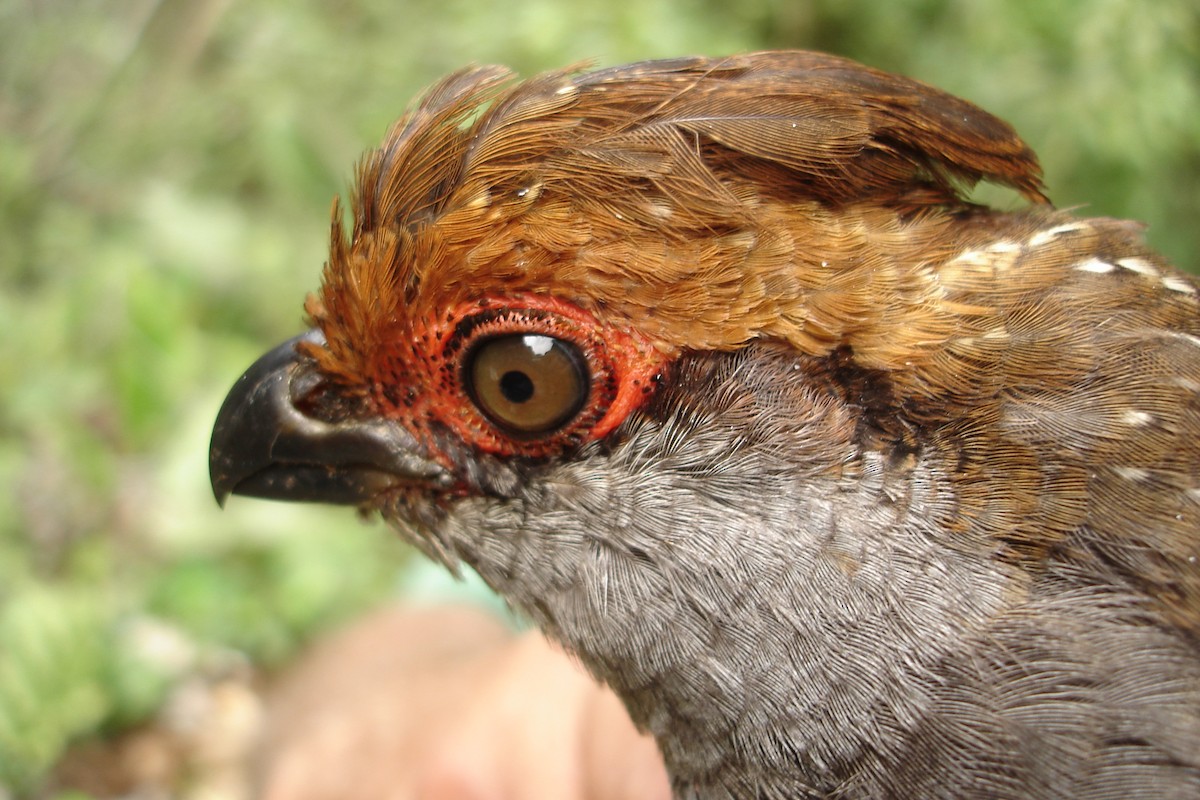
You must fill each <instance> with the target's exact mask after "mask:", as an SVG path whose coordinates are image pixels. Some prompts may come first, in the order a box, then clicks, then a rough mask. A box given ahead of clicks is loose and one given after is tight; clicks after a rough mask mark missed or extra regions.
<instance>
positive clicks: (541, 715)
mask: <svg viewBox="0 0 1200 800" xmlns="http://www.w3.org/2000/svg"><path fill="white" fill-rule="evenodd" d="M256 773H257V783H258V791H257V792H256V795H257V796H261V797H263V798H265V799H266V800H325V799H326V798H328V799H329V800H333V798H338V799H339V800H354V798H364V800H365V798H372V800H378V799H380V798H383V799H385V800H409V798H414V799H415V798H421V800H541V799H542V798H544V799H545V800H551V798H565V799H566V800H575V799H578V800H585V799H586V800H624V799H625V798H650V799H651V800H655V799H656V798H661V799H662V800H666V799H667V798H669V797H670V787H669V784H668V782H667V777H666V772H665V770H664V768H663V766H662V760H661V758H660V757H659V754H658V750H657V748H656V746H655V744H654V742H653V740H651V739H650V738H649V737H646V736H643V735H640V734H639V733H638V732H637V731H636V730H635V729H634V727H633V725H632V723H631V722H630V721H629V718H628V716H627V715H626V713H625V711H624V708H623V707H622V706H621V704H620V702H619V701H618V700H617V699H616V697H615V696H613V695H612V693H611V692H609V691H608V690H606V689H603V688H602V687H600V686H599V685H598V684H596V683H595V681H593V680H592V679H591V678H590V677H588V676H587V674H586V673H585V672H584V671H583V670H582V669H581V668H580V667H579V665H578V664H577V663H575V662H574V661H573V660H572V659H570V658H569V657H568V656H566V655H565V654H564V653H563V652H562V651H561V650H559V649H558V648H556V647H554V646H552V645H551V644H549V643H548V642H547V641H546V640H545V639H544V638H543V637H541V636H540V635H539V634H537V633H532V632H531V633H524V634H514V633H512V632H511V631H509V630H508V629H507V628H506V627H505V626H504V625H503V624H501V623H500V622H499V621H497V620H495V619H494V618H493V617H491V616H489V615H487V614H486V613H485V612H482V611H479V610H476V609H472V608H455V607H437V608H404V607H400V606H396V607H390V608H385V609H382V610H380V611H377V612H375V613H373V614H371V615H369V616H367V617H365V618H363V619H361V620H358V621H357V622H355V623H353V624H351V625H350V626H349V627H347V628H345V629H343V630H341V631H338V632H336V633H334V634H332V635H330V636H328V637H327V638H325V639H323V640H322V641H319V642H318V643H317V644H316V645H315V646H314V647H313V648H312V650H311V651H310V652H309V653H308V654H307V655H306V656H305V657H304V658H303V659H302V660H301V662H300V663H299V664H298V665H297V666H296V667H295V668H293V669H291V670H289V671H288V672H287V673H286V674H285V675H284V676H283V678H282V679H281V681H280V682H279V683H278V685H277V686H276V687H275V688H274V689H273V690H272V691H271V692H270V694H269V697H268V701H267V714H266V721H265V726H264V736H263V746H262V750H261V755H260V758H259V763H258V765H257V768H256Z"/></svg>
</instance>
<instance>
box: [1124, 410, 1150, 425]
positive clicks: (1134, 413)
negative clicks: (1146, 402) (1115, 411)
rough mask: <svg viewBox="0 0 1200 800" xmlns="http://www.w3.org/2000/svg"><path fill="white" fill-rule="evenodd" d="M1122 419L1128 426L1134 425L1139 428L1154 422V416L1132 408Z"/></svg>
mask: <svg viewBox="0 0 1200 800" xmlns="http://www.w3.org/2000/svg"><path fill="white" fill-rule="evenodd" d="M1121 419H1122V420H1123V421H1124V422H1125V424H1126V425H1133V426H1135V427H1137V426H1141V425H1149V424H1150V423H1151V421H1153V419H1154V416H1153V415H1152V414H1148V413H1146V412H1145V411H1138V410H1137V409H1134V408H1131V409H1129V410H1128V411H1126V412H1125V413H1124V414H1123V415H1122V417H1121Z"/></svg>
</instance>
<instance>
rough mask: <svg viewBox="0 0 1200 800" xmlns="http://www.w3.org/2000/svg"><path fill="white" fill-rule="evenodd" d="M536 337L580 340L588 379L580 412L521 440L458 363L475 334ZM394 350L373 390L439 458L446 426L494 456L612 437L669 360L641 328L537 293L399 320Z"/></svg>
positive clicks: (380, 364)
mask: <svg viewBox="0 0 1200 800" xmlns="http://www.w3.org/2000/svg"><path fill="white" fill-rule="evenodd" d="M506 333H537V334H541V335H545V336H552V337H555V338H559V339H563V340H566V341H569V342H571V343H572V344H574V345H575V346H576V347H577V348H578V349H579V351H580V353H581V354H582V355H583V358H584V361H585V362H586V364H587V368H588V370H589V372H590V377H591V385H592V389H591V394H590V396H589V398H588V400H587V402H586V403H585V404H584V407H583V409H582V410H581V411H580V413H579V414H578V415H577V416H576V417H575V418H574V419H573V420H572V421H571V422H569V423H567V424H566V425H564V426H563V427H562V428H561V429H560V430H558V431H555V432H553V433H550V434H548V435H546V436H545V437H540V438H536V439H529V440H522V439H516V438H514V437H511V436H509V435H508V434H506V433H505V432H504V431H502V430H500V429H498V428H496V427H495V426H494V425H493V424H492V423H491V422H489V421H488V420H487V419H486V418H485V417H484V416H483V414H482V413H481V412H480V411H479V409H477V408H476V407H475V405H474V403H473V402H472V401H471V399H470V397H469V396H468V395H467V393H466V391H465V389H464V387H463V385H462V379H461V371H462V363H461V359H462V357H463V356H464V354H465V353H466V352H467V351H468V350H469V349H470V347H469V345H470V342H471V341H472V338H473V337H476V336H482V335H487V336H495V335H502V334H506ZM392 341H393V342H394V346H393V347H391V348H388V349H387V350H386V351H384V352H381V353H379V354H378V356H377V357H376V359H375V365H374V366H375V369H374V373H375V376H376V378H375V380H374V382H373V385H372V387H371V394H372V396H373V398H374V401H375V404H376V407H377V408H379V409H380V411H381V412H382V413H383V414H384V415H385V416H390V417H393V418H398V419H400V420H401V421H403V422H404V424H405V425H406V426H407V427H408V428H409V429H410V430H411V431H412V432H413V434H414V435H416V436H417V438H418V440H419V441H421V442H422V444H424V445H425V446H426V447H427V448H428V449H429V451H430V454H431V455H432V456H433V457H434V458H438V459H439V460H448V457H447V456H446V454H444V453H441V452H439V448H438V447H437V444H436V441H435V437H434V436H433V435H432V432H433V431H434V430H435V428H437V427H444V428H449V429H450V430H451V431H453V432H454V433H455V434H457V435H458V436H459V437H460V438H461V439H462V440H463V441H464V442H465V443H467V444H469V445H471V446H473V447H475V448H478V449H479V450H482V451H484V452H488V453H494V454H497V455H505V456H510V455H524V456H533V457H541V456H549V455H553V454H555V453H558V452H561V451H562V450H564V449H565V448H567V447H569V446H572V445H576V444H581V443H583V442H587V441H591V440H595V439H600V438H602V437H604V436H607V435H608V434H609V433H611V432H612V431H613V430H614V429H615V428H616V427H617V426H618V425H620V424H621V423H622V422H623V421H624V420H625V419H626V417H628V416H629V414H630V413H632V412H633V411H634V410H636V409H637V408H638V407H640V406H641V405H642V403H644V402H645V401H646V399H647V398H648V397H649V396H650V395H651V394H652V393H653V391H654V388H655V386H656V385H657V381H658V378H659V376H660V375H661V373H662V370H663V368H664V366H665V364H666V362H667V360H668V357H667V356H666V355H665V354H663V353H662V352H660V351H659V350H658V349H656V348H655V347H654V345H653V344H652V343H651V342H650V340H649V339H647V338H646V337H644V336H642V335H640V334H639V333H638V332H637V331H634V330H622V329H619V328H616V327H613V326H609V325H604V324H602V323H601V322H599V321H598V320H597V319H596V318H595V317H594V316H593V315H592V314H591V313H589V312H587V311H585V310H583V309H581V308H579V307H578V306H575V305H573V304H571V303H567V302H565V301H563V300H559V299H557V298H554V297H547V296H542V295H533V294H516V295H511V296H505V297H483V298H480V299H478V300H475V301H471V302H469V303H463V304H461V305H459V306H457V307H455V308H453V309H451V310H450V311H449V312H448V313H446V314H445V315H443V316H439V317H438V318H436V319H434V320H431V321H429V322H426V323H425V324H412V325H411V327H410V325H404V326H403V327H401V326H399V325H398V326H397V331H396V334H395V336H394V337H393V339H392Z"/></svg>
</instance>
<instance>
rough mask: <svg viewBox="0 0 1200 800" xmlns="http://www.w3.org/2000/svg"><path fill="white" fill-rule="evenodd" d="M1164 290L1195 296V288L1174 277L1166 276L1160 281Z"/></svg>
mask: <svg viewBox="0 0 1200 800" xmlns="http://www.w3.org/2000/svg"><path fill="white" fill-rule="evenodd" d="M1162 285H1163V288H1164V289H1169V290H1170V291H1172V292H1182V293H1183V294H1195V293H1196V287H1195V286H1192V284H1190V283H1188V282H1187V281H1185V280H1184V279H1183V278H1177V277H1175V276H1174V275H1168V276H1167V277H1165V278H1163V279H1162Z"/></svg>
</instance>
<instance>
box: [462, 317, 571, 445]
mask: <svg viewBox="0 0 1200 800" xmlns="http://www.w3.org/2000/svg"><path fill="white" fill-rule="evenodd" d="M465 367H466V369H465V372H464V375H463V377H464V378H465V383H466V387H467V393H468V394H469V395H470V396H471V399H472V400H473V401H474V402H475V404H476V405H477V406H479V409H480V410H481V411H482V412H483V413H484V415H485V416H486V417H487V418H488V419H489V420H491V421H492V422H493V423H494V424H495V425H497V426H498V427H500V428H502V429H503V430H505V431H507V432H508V433H510V434H514V435H517V436H537V435H539V434H544V433H550V432H551V431H554V430H557V429H558V428H560V427H562V426H563V425H564V424H566V423H567V422H569V421H571V420H572V419H573V418H574V417H575V415H576V414H578V413H579V411H580V409H581V408H583V405H584V403H585V402H586V401H587V398H588V392H589V390H590V381H589V378H588V371H587V369H586V366H585V362H584V359H583V356H582V355H581V354H580V352H579V349H578V348H577V347H575V345H573V344H571V343H570V342H567V341H564V340H562V339H556V338H554V337H553V336H543V335H541V334H533V333H519V334H511V335H506V336H497V337H494V338H489V339H484V340H483V341H481V342H479V343H478V344H477V345H475V347H473V348H472V349H471V351H470V353H468V355H467V358H466V362H465Z"/></svg>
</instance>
